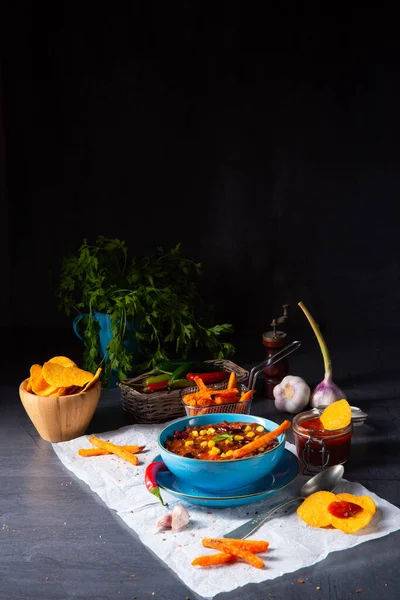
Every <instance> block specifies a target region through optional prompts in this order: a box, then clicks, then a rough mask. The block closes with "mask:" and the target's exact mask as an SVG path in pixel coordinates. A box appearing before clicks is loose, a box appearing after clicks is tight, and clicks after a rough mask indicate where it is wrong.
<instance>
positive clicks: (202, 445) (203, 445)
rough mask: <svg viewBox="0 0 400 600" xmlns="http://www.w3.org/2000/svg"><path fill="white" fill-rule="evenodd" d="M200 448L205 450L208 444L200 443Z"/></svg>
mask: <svg viewBox="0 0 400 600" xmlns="http://www.w3.org/2000/svg"><path fill="white" fill-rule="evenodd" d="M200 446H201V447H202V448H205V447H206V446H208V442H201V444H200Z"/></svg>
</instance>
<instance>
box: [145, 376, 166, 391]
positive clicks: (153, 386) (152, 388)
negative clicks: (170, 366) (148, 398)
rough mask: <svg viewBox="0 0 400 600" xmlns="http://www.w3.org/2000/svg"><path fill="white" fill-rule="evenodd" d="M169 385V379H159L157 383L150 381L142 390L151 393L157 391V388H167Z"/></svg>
mask: <svg viewBox="0 0 400 600" xmlns="http://www.w3.org/2000/svg"><path fill="white" fill-rule="evenodd" d="M167 387H168V379H167V380H166V381H158V382H157V383H150V384H149V385H145V386H144V388H143V389H142V392H143V393H145V394H151V392H156V391H157V390H166V389H167Z"/></svg>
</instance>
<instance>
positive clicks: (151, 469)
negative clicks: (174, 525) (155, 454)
mask: <svg viewBox="0 0 400 600" xmlns="http://www.w3.org/2000/svg"><path fill="white" fill-rule="evenodd" d="M160 471H168V467H167V465H166V464H165V462H163V461H162V460H159V461H156V462H152V463H150V464H149V465H147V467H146V470H145V472H144V483H145V485H146V488H147V489H148V490H149V492H150V494H154V496H156V498H158V499H159V501H160V502H161V504H162V505H163V506H165V503H164V500H163V499H162V497H161V493H160V488H159V487H158V485H157V473H159V472H160Z"/></svg>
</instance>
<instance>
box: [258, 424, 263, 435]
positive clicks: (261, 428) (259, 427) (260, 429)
mask: <svg viewBox="0 0 400 600" xmlns="http://www.w3.org/2000/svg"><path fill="white" fill-rule="evenodd" d="M256 431H259V432H260V433H261V432H262V431H264V427H263V426H262V425H259V426H258V427H256Z"/></svg>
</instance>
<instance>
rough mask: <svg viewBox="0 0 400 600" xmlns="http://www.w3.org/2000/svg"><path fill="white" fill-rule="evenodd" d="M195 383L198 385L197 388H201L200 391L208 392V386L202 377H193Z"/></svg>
mask: <svg viewBox="0 0 400 600" xmlns="http://www.w3.org/2000/svg"><path fill="white" fill-rule="evenodd" d="M193 381H194V382H195V384H196V385H197V387H198V388H199V390H200V391H202V392H205V391H206V390H207V386H206V384H205V383H204V381H203V380H202V379H201V377H199V376H198V375H195V376H194V377H193Z"/></svg>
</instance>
